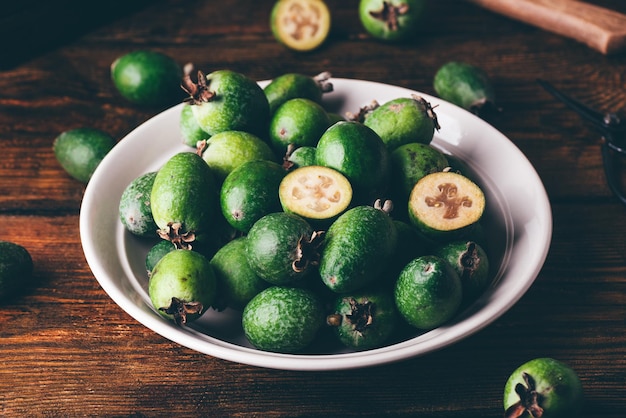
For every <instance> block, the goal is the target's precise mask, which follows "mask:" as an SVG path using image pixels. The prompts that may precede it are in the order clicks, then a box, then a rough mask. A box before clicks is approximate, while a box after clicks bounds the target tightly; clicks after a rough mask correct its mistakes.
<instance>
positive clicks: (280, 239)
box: [246, 212, 313, 285]
mask: <svg viewBox="0 0 626 418" xmlns="http://www.w3.org/2000/svg"><path fill="white" fill-rule="evenodd" d="M312 233H313V229H312V228H311V226H310V225H309V223H308V222H306V221H305V220H304V219H302V218H301V217H299V216H297V215H293V214H290V213H286V212H274V213H270V214H267V215H265V216H263V217H262V218H261V219H259V220H258V221H257V222H255V224H254V225H253V226H252V228H250V231H249V232H248V235H247V247H246V253H247V254H248V262H249V263H250V267H252V269H253V270H254V271H255V272H256V274H257V275H259V277H261V278H262V279H263V280H266V281H267V282H269V283H271V284H274V285H287V284H289V285H292V284H299V283H300V282H301V281H302V280H303V279H304V278H305V277H306V276H307V275H308V274H309V272H310V270H311V265H310V264H309V265H308V266H306V267H305V268H303V270H301V271H296V270H295V269H294V267H293V263H294V261H296V259H297V248H298V245H299V243H300V242H301V241H302V240H304V241H306V240H309V239H310V238H311V235H312Z"/></svg>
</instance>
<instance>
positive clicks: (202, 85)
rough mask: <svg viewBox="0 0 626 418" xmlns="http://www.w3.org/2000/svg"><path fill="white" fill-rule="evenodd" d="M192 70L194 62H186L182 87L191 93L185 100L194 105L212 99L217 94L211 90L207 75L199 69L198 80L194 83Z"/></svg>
mask: <svg viewBox="0 0 626 418" xmlns="http://www.w3.org/2000/svg"><path fill="white" fill-rule="evenodd" d="M192 70H193V64H192V63H187V64H185V67H184V74H183V80H182V82H181V85H180V87H181V88H182V89H183V90H184V91H185V92H186V93H188V94H189V97H187V98H186V99H184V100H183V101H184V102H185V103H189V104H192V105H199V104H202V103H205V102H209V101H211V99H213V97H214V96H215V92H212V91H210V90H209V86H208V85H207V78H206V76H205V75H204V73H203V72H202V71H200V70H198V82H197V83H194V82H193V81H192V80H191V71H192Z"/></svg>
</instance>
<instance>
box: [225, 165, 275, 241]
mask: <svg viewBox="0 0 626 418" xmlns="http://www.w3.org/2000/svg"><path fill="white" fill-rule="evenodd" d="M285 174H287V172H286V171H285V169H284V168H283V167H282V166H281V165H280V164H278V163H275V162H273V161H267V160H255V161H248V162H246V163H244V164H242V165H240V166H239V167H237V168H235V169H234V170H233V171H231V173H230V174H229V175H228V176H227V177H226V179H224V182H223V183H222V187H221V190H220V207H221V210H222V214H223V215H224V218H225V219H226V221H227V222H228V223H229V224H230V225H231V226H232V227H233V228H235V229H236V230H238V231H241V232H248V231H249V230H250V228H251V227H252V225H253V224H254V223H255V222H256V221H258V220H259V219H260V218H261V217H263V216H265V215H267V214H268V213H272V212H277V211H279V210H281V205H280V199H279V197H278V187H279V185H280V182H281V181H282V179H283V177H285Z"/></svg>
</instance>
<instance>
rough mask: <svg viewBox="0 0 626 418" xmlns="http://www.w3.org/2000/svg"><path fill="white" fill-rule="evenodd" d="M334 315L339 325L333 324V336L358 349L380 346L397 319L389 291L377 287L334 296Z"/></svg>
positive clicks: (387, 337) (386, 338) (392, 330)
mask: <svg viewBox="0 0 626 418" xmlns="http://www.w3.org/2000/svg"><path fill="white" fill-rule="evenodd" d="M367 312H369V315H371V319H370V321H368V318H367V317H368V314H367ZM335 314H337V315H340V317H341V324H340V325H339V326H337V327H334V331H335V335H336V336H337V338H338V339H339V341H340V342H341V343H342V344H343V345H344V346H346V347H348V348H352V349H355V350H359V351H360V350H368V349H371V348H376V347H380V346H382V345H383V344H384V343H385V342H386V341H387V340H388V339H389V337H390V336H391V335H392V334H393V332H394V331H395V329H396V326H397V323H398V319H399V317H398V312H397V310H396V306H395V301H394V299H393V293H392V292H391V291H389V290H388V289H379V288H377V289H367V290H360V291H357V292H355V293H350V294H346V295H342V296H339V297H337V298H336V300H335Z"/></svg>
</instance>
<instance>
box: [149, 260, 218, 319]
mask: <svg viewBox="0 0 626 418" xmlns="http://www.w3.org/2000/svg"><path fill="white" fill-rule="evenodd" d="M148 294H149V296H150V300H151V302H152V305H153V306H154V308H155V309H156V310H157V312H158V313H159V314H161V315H162V316H163V317H165V318H168V319H171V320H173V321H175V322H176V323H178V324H185V323H188V322H191V321H195V320H196V319H198V318H199V317H200V316H201V315H202V314H203V313H204V312H205V311H206V310H207V309H209V308H210V307H211V306H212V305H213V303H214V302H215V300H216V296H217V281H216V279H215V273H214V271H213V267H212V266H211V264H210V262H209V260H208V259H207V258H206V257H205V256H203V255H202V254H200V253H198V252H196V251H191V250H183V249H176V250H173V251H170V252H168V253H167V254H165V255H164V256H163V257H162V258H161V260H159V262H158V263H157V264H156V266H154V269H152V273H151V274H150V280H149V282H148Z"/></svg>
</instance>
